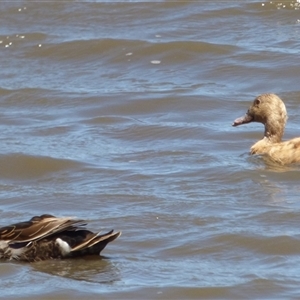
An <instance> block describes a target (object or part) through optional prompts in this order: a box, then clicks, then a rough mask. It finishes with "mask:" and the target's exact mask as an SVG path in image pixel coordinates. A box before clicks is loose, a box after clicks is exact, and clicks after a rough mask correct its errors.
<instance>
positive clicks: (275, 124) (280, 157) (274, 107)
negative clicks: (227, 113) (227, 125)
mask: <svg viewBox="0 0 300 300" xmlns="http://www.w3.org/2000/svg"><path fill="white" fill-rule="evenodd" d="M286 121H287V112H286V108H285V105H284V103H283V101H282V100H281V99H280V98H279V97H278V96H277V95H275V94H262V95H259V96H258V97H256V98H255V99H254V101H253V103H252V105H251V106H250V108H249V109H248V111H247V113H246V114H245V115H244V116H243V117H240V118H237V119H236V120H235V121H234V122H233V124H232V126H239V125H242V124H246V123H250V122H259V123H262V124H263V125H264V126H265V132H264V137H263V139H261V140H260V141H258V142H257V143H255V144H254V145H253V146H252V147H251V149H250V153H251V154H262V155H268V156H269V157H270V158H271V159H272V160H273V161H275V162H277V163H279V164H281V165H286V164H291V163H297V162H300V138H294V139H291V140H289V141H285V142H283V141H282V136H283V133H284V129H285V125H286Z"/></svg>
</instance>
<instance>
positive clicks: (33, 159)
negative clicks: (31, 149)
mask: <svg viewBox="0 0 300 300" xmlns="http://www.w3.org/2000/svg"><path fill="white" fill-rule="evenodd" d="M0 165H1V168H0V178H1V179H11V180H23V179H25V180H26V179H33V178H39V177H43V176H46V175H47V174H49V173H53V172H59V171H63V170H69V169H72V168H76V167H78V166H79V165H81V163H79V162H76V161H72V160H68V159H57V158H52V157H46V156H31V155H26V154H22V153H15V154H5V155H0Z"/></svg>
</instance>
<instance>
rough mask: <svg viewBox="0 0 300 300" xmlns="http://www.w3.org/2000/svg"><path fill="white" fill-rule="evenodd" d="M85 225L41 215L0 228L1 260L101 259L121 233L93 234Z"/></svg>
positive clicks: (79, 222)
mask: <svg viewBox="0 0 300 300" xmlns="http://www.w3.org/2000/svg"><path fill="white" fill-rule="evenodd" d="M85 225H86V223H85V221H83V220H77V219H73V218H69V217H66V218H57V217H54V216H52V215H41V216H35V217H33V218H31V219H30V220H29V221H26V222H21V223H16V224H12V225H9V226H5V227H2V228H0V259H5V260H19V261H27V262H34V261H40V260H48V259H61V258H72V257H80V256H85V255H100V252H101V251H102V250H103V249H104V248H105V246H106V245H107V244H108V243H109V242H112V241H113V240H115V239H116V238H117V237H119V236H120V235H121V232H113V230H112V231H110V232H107V233H105V234H102V235H100V233H93V232H91V231H89V230H87V229H85V228H84V226H85Z"/></svg>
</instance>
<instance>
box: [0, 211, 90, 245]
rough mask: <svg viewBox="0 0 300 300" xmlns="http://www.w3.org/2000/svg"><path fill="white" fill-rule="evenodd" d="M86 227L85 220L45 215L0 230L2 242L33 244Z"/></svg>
mask: <svg viewBox="0 0 300 300" xmlns="http://www.w3.org/2000/svg"><path fill="white" fill-rule="evenodd" d="M75 225H76V226H75ZM84 225H86V224H85V222H84V221H83V220H76V219H73V218H71V217H64V218H57V217H55V216H52V215H46V214H44V215H41V216H35V217H33V218H31V219H30V220H29V221H26V222H20V223H16V224H12V225H9V226H5V227H2V228H0V240H4V241H6V242H8V243H9V244H10V243H25V242H32V241H36V240H39V239H42V238H45V237H48V236H49V235H52V234H55V233H59V232H62V231H64V230H70V231H75V230H77V229H78V227H77V226H84Z"/></svg>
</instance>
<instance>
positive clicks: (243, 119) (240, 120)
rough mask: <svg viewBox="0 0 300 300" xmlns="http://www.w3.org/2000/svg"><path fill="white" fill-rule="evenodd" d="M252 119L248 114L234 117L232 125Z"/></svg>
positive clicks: (248, 121)
mask: <svg viewBox="0 0 300 300" xmlns="http://www.w3.org/2000/svg"><path fill="white" fill-rule="evenodd" d="M252 121H253V118H252V117H251V116H250V115H248V114H245V115H244V116H243V117H240V118H237V119H235V120H234V122H233V123H232V126H239V125H242V124H247V123H250V122H252Z"/></svg>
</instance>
